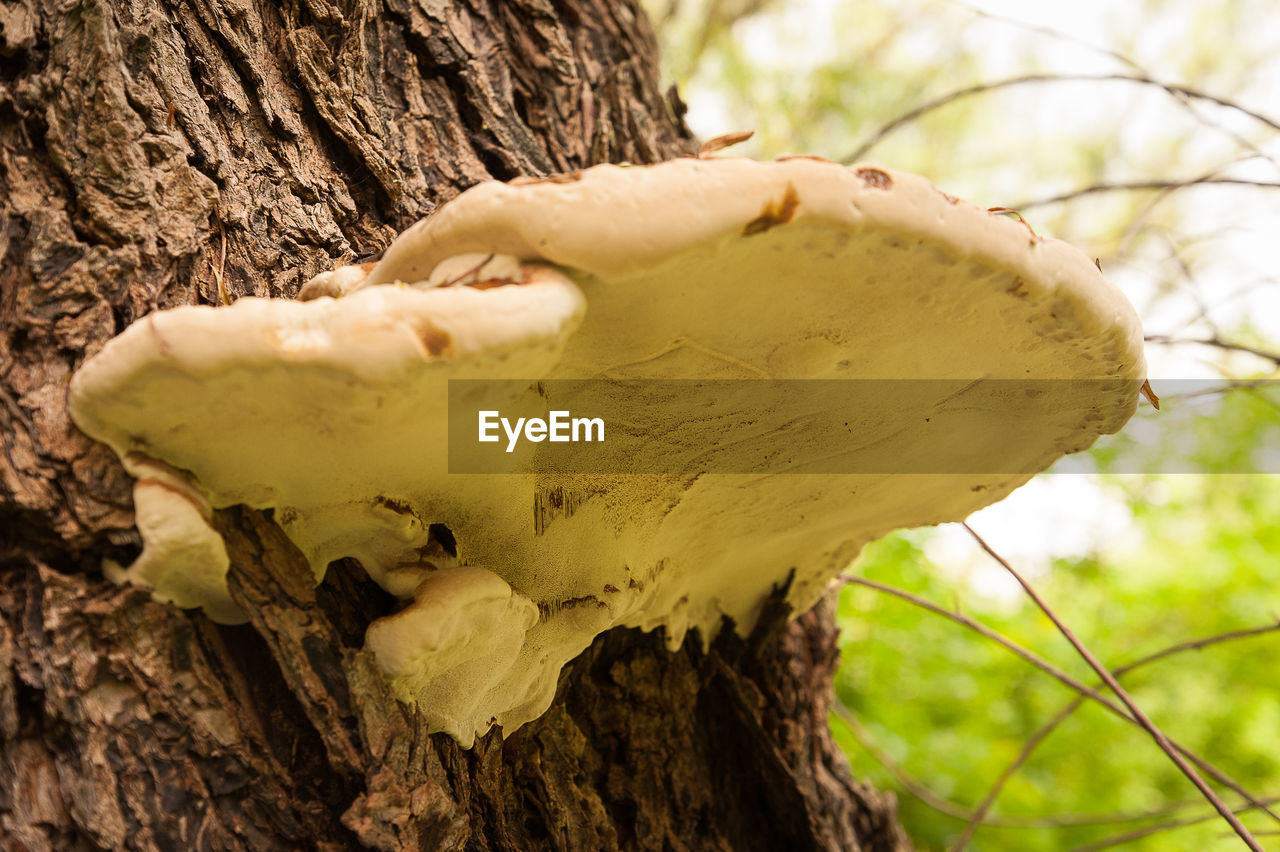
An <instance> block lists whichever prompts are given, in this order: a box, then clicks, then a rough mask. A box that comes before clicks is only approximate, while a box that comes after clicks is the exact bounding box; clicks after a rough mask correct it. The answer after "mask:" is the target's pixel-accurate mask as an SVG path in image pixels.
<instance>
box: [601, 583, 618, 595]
mask: <svg viewBox="0 0 1280 852" xmlns="http://www.w3.org/2000/svg"><path fill="white" fill-rule="evenodd" d="M604 590H605V591H606V592H608V593H609V594H611V595H616V594H617V593H618V587H617V586H615V585H614V584H613V583H605V584H604Z"/></svg>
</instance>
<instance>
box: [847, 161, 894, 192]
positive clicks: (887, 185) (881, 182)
mask: <svg viewBox="0 0 1280 852" xmlns="http://www.w3.org/2000/svg"><path fill="white" fill-rule="evenodd" d="M854 174H855V175H857V176H858V177H859V178H860V179H861V180H862V183H863V184H864V185H866V186H869V187H871V188H872V189H893V178H891V177H889V173H888V172H886V171H882V170H881V169H877V168H874V167H872V166H863V167H862V168H860V169H858V170H857V171H855V172H854Z"/></svg>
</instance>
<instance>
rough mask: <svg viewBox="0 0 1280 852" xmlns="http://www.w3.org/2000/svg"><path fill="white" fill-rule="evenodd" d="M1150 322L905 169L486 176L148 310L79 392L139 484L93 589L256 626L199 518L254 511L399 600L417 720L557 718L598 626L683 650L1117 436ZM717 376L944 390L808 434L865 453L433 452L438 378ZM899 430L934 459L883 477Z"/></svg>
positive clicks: (459, 730) (475, 729)
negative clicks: (641, 462) (134, 529)
mask: <svg viewBox="0 0 1280 852" xmlns="http://www.w3.org/2000/svg"><path fill="white" fill-rule="evenodd" d="M1141 345H1142V335H1141V332H1140V328H1139V324H1138V319H1137V317H1136V315H1135V313H1134V311H1133V308H1132V307H1131V306H1130V305H1129V304H1128V302H1127V301H1126V300H1125V299H1124V298H1123V297H1122V296H1121V295H1120V293H1119V292H1118V291H1117V290H1116V289H1114V288H1113V287H1112V286H1111V285H1110V284H1108V283H1107V282H1106V281H1105V280H1104V279H1103V277H1102V274H1101V273H1100V271H1099V270H1098V268H1096V267H1095V265H1094V263H1093V261H1091V260H1090V259H1089V258H1088V257H1086V256H1085V255H1083V254H1082V253H1080V252H1079V251H1077V250H1075V249H1073V248H1071V247H1070V246H1067V245H1065V244H1063V243H1060V242H1057V241H1054V240H1050V239H1042V238H1039V237H1037V236H1036V235H1034V234H1033V233H1031V232H1030V231H1029V229H1028V228H1027V227H1025V226H1024V225H1023V224H1020V223H1019V222H1017V221H1013V220H1011V219H1009V218H1007V217H1003V216H995V215H991V214H989V213H988V212H987V211H986V210H984V209H982V208H980V207H977V206H975V205H973V204H970V203H967V202H964V201H959V200H957V199H955V198H952V197H950V196H948V195H946V194H944V193H942V192H940V191H938V190H937V189H935V188H934V187H933V186H932V185H931V184H929V183H928V182H927V181H925V180H924V179H922V178H919V177H915V176H912V175H908V174H902V173H898V172H894V171H891V170H889V169H884V168H879V167H875V166H869V165H863V166H857V167H851V168H849V167H844V166H841V165H838V164H835V163H831V162H827V161H824V160H819V159H817V158H808V157H793V158H785V159H782V160H779V161H775V162H755V161H751V160H744V159H733V158H718V159H717V158H698V159H693V158H690V159H680V160H675V161H671V162H666V163H662V164H660V165H656V166H649V167H638V166H637V167H630V166H613V165H603V166H596V167H594V168H590V169H587V170H585V171H582V172H577V173H574V174H571V175H563V176H558V177H555V178H551V179H546V180H519V181H513V182H511V183H508V184H502V183H496V182H495V183H486V184H482V185H480V186H476V187H474V188H472V189H470V190H468V191H467V192H464V193H463V194H461V195H460V196H459V197H458V198H456V199H455V200H454V201H452V202H450V203H449V204H447V205H445V206H444V207H442V208H441V209H440V210H439V211H438V212H437V213H435V214H434V215H433V216H431V217H430V218H428V219H426V220H423V221H422V222H419V223H418V224H416V225H414V226H413V227H412V228H410V229H409V230H408V231H406V232H405V233H404V234H402V235H401V236H400V237H399V238H397V239H396V240H395V242H394V243H392V245H391V246H390V248H389V249H388V250H387V251H386V254H385V255H384V257H383V258H382V260H381V261H380V262H378V263H377V264H376V265H372V266H371V267H344V268H340V269H338V270H335V271H334V272H330V273H325V274H323V275H320V276H318V277H317V278H315V279H313V280H312V281H311V282H310V283H308V284H307V286H306V287H304V288H303V291H302V293H301V295H300V297H299V299H298V300H296V301H295V300H285V299H257V298H244V299H240V300H239V301H237V302H235V303H234V304H233V305H231V306H229V307H217V308H214V307H183V308H177V309H174V310H169V311H162V312H158V313H152V314H150V315H148V316H146V317H144V318H142V319H141V320H139V321H138V322H136V323H134V324H133V325H132V326H130V327H129V328H128V329H127V330H125V332H124V333H123V334H121V335H119V336H118V337H117V338H115V339H114V340H112V341H110V342H109V343H108V344H107V345H106V346H105V347H104V348H103V349H102V350H101V352H99V353H98V354H97V355H95V356H94V357H93V358H91V359H90V360H89V361H88V362H87V363H86V364H85V365H84V366H83V368H82V369H81V370H80V371H79V372H78V373H77V374H76V376H75V378H74V380H73V382H72V387H71V395H70V401H71V410H72V414H73V417H74V419H75V422H76V423H77V424H78V425H79V427H80V428H81V429H83V430H84V431H85V432H86V433H87V434H89V435H90V436H92V437H94V438H96V439H98V440H100V441H103V442H105V443H107V444H108V445H110V446H111V447H112V448H113V449H114V450H115V451H116V452H117V453H118V454H119V456H120V458H121V459H122V461H123V463H124V466H125V468H126V469H127V470H128V471H129V473H130V474H132V475H133V476H134V477H135V478H136V480H137V482H136V485H135V488H134V501H135V507H136V513H137V525H138V529H139V530H140V532H141V534H142V537H143V540H144V543H145V546H144V549H143V551H142V553H141V555H140V556H139V557H138V559H137V560H136V561H135V562H134V563H133V564H132V565H130V566H128V567H121V566H116V565H108V566H107V567H108V572H109V574H110V575H111V576H112V577H113V578H114V579H116V580H118V581H121V582H129V583H134V584H138V585H142V586H146V587H148V588H150V589H152V590H153V595H154V597H155V598H156V599H157V600H161V601H170V602H172V603H174V604H176V605H178V606H180V607H202V608H203V609H204V611H205V612H206V613H207V614H208V615H209V617H211V618H213V619H214V620H216V621H220V622H225V623H234V622H237V621H239V620H243V618H244V616H243V613H242V612H241V611H240V609H239V608H238V606H237V605H236V603H235V602H234V601H233V600H232V599H231V598H230V596H229V594H228V592H227V585H226V573H227V569H228V560H227V555H226V551H225V549H224V548H223V543H222V541H221V539H220V538H219V536H218V534H217V533H216V532H215V531H214V530H213V528H212V527H211V526H210V523H209V520H210V512H211V509H212V508H214V507H226V506H232V505H235V504H241V503H243V504H246V505H248V506H252V507H256V508H258V509H272V510H274V517H275V519H276V521H277V522H278V523H279V524H280V526H281V527H282V528H283V529H284V531H285V533H286V534H287V535H288V536H289V538H290V539H291V540H292V541H293V542H294V543H295V544H296V545H297V546H298V548H299V549H300V550H301V552H302V553H303V554H304V555H305V556H306V558H307V559H308V560H309V562H310V565H311V567H312V570H313V571H314V574H315V578H316V581H317V582H319V581H320V580H321V579H322V578H323V576H324V573H325V570H326V567H327V566H328V565H329V563H330V562H332V561H333V560H336V559H340V558H344V557H351V558H354V559H357V560H359V562H360V564H361V565H362V566H363V567H364V568H365V570H366V571H367V572H368V573H369V576H370V577H371V578H372V579H373V580H375V581H376V582H377V583H379V584H380V585H381V586H382V587H383V588H385V589H386V590H387V591H388V592H390V593H391V594H393V595H395V596H396V597H398V598H399V599H400V600H401V601H402V602H403V608H401V609H400V610H399V611H398V612H396V613H394V614H391V615H388V616H386V617H384V618H382V619H379V620H377V621H375V622H374V623H373V624H372V625H371V626H370V627H369V629H368V633H367V637H366V645H367V648H368V649H369V650H370V651H372V653H373V654H374V655H375V656H376V658H377V661H378V663H379V664H380V665H381V667H382V669H383V670H384V672H385V673H386V676H387V677H388V679H389V680H390V682H391V684H392V685H393V687H394V689H395V690H396V692H397V694H398V695H399V696H400V697H401V698H402V699H403V700H405V701H408V702H417V704H418V707H419V709H420V710H421V712H422V714H423V716H424V717H425V719H426V720H427V721H428V723H429V725H430V727H431V729H432V730H435V731H444V732H447V733H449V734H450V735H452V736H453V737H455V738H456V739H457V740H458V741H459V742H461V743H462V744H464V745H470V744H471V743H472V742H473V740H474V737H475V736H476V735H477V734H483V733H484V732H486V731H487V730H489V728H490V727H491V726H492V725H494V724H498V725H501V726H502V729H503V731H504V732H507V733H509V732H511V731H512V730H514V729H515V728H517V727H519V726H520V725H522V724H524V723H526V722H528V721H530V720H532V719H534V718H536V717H537V716H538V715H539V714H541V713H542V712H544V711H545V710H546V709H547V707H548V706H549V705H550V702H551V700H552V697H553V694H554V691H555V687H556V681H557V676H558V673H559V672H560V670H561V668H562V667H563V666H564V664H565V663H566V662H568V661H569V660H571V659H572V658H573V657H574V656H576V655H577V654H579V653H580V652H581V651H583V650H584V649H585V648H586V647H587V646H588V645H589V644H590V643H591V641H592V640H593V638H594V637H595V636H597V635H598V634H599V633H601V632H602V631H605V630H608V629H609V628H611V627H616V626H630V627H638V628H641V629H644V630H654V629H657V628H663V629H664V631H665V638H666V641H667V642H668V643H669V644H670V646H671V647H673V648H674V647H676V646H678V645H679V644H680V643H681V642H682V640H683V638H684V636H685V634H686V632H687V631H689V630H690V629H693V628H697V629H698V630H700V631H701V636H702V637H703V639H704V640H705V639H708V638H710V637H711V636H713V635H714V634H715V633H716V631H717V630H719V629H722V627H723V625H726V624H730V625H732V627H733V628H734V629H737V630H740V631H745V630H747V629H749V628H750V627H751V626H752V624H753V622H754V621H755V619H756V618H757V616H758V613H759V610H760V607H761V605H762V603H763V602H764V601H765V600H766V598H767V597H768V596H769V594H770V593H771V591H772V590H773V589H774V588H775V587H779V586H781V585H783V584H785V583H787V582H788V581H789V585H788V586H787V589H788V592H787V594H788V602H789V603H790V605H791V606H792V607H793V608H794V610H795V611H796V612H801V611H803V610H805V609H806V608H808V607H810V606H811V605H812V604H814V603H815V602H816V601H817V600H818V599H819V597H820V596H821V595H822V594H823V593H824V591H825V590H826V589H827V588H828V585H829V584H830V582H831V581H832V579H833V578H834V577H835V576H836V575H837V574H838V573H839V572H840V571H842V570H843V569H845V568H846V567H847V566H848V565H849V563H850V561H851V560H852V559H853V558H854V557H855V556H856V555H857V553H858V552H859V550H860V549H861V548H862V547H863V546H864V545H865V544H866V543H868V542H870V541H872V540H874V539H876V538H878V537H880V536H883V535H885V534H886V533H888V532H890V531H892V530H894V529H898V528H901V527H911V526H919V525H928V524H936V523H941V522H945V521H954V520H959V519H962V518H964V517H965V516H967V515H968V514H970V513H971V512H973V511H974V510H976V509H978V508H980V507H982V506H985V505H987V504H989V503H993V502H995V501H997V500H1000V499H1001V498H1003V497H1004V496H1005V495H1007V494H1008V493H1009V492H1010V491H1012V490H1013V489H1014V488H1016V487H1018V486H1019V485H1021V484H1022V483H1023V482H1025V481H1026V480H1027V479H1028V478H1029V477H1030V476H1031V475H1032V472H1034V471H1037V470H1042V469H1044V468H1046V467H1048V466H1049V465H1050V464H1051V463H1052V462H1053V461H1054V460H1055V459H1057V458H1058V457H1060V456H1061V455H1063V454H1065V453H1071V452H1076V451H1079V450H1081V449H1084V448H1087V447H1088V446H1090V445H1091V444H1092V443H1093V442H1094V441H1095V439H1096V438H1097V437H1098V436H1099V435H1102V434H1105V433H1110V432H1114V431H1116V430H1117V429H1119V428H1120V426H1121V425H1123V424H1124V422H1125V421H1126V420H1127V419H1128V418H1129V417H1130V415H1131V414H1132V413H1133V411H1134V409H1135V406H1136V404H1137V398H1138V394H1139V389H1140V387H1141V386H1142V384H1143V379H1144V371H1145V367H1144V361H1143V355H1142V348H1141ZM720 378H725V379H755V378H769V379H920V378H928V379H953V380H961V382H962V391H961V392H959V393H956V392H953V391H954V386H950V385H947V384H946V383H942V384H940V385H939V387H940V388H941V387H951V388H952V391H949V392H948V393H946V394H944V395H940V396H939V397H938V398H937V399H935V400H932V401H930V402H929V404H928V406H927V408H928V410H927V411H923V412H922V411H921V410H920V409H919V408H918V407H912V408H911V409H909V410H900V409H898V408H895V407H894V406H892V405H885V406H884V407H883V408H882V409H872V410H867V411H863V412H861V413H860V418H859V420H858V423H859V424H861V425H860V426H859V428H858V430H853V431H852V432H851V434H850V436H848V440H846V441H843V442H838V443H832V444H830V445H827V446H821V447H814V448H808V449H810V450H814V451H816V452H819V453H825V454H827V455H828V456H830V455H839V454H841V453H846V452H847V453H858V454H860V457H861V458H864V459H870V460H872V461H873V462H874V461H875V460H876V459H878V458H882V459H883V460H885V461H886V464H885V465H884V466H883V467H882V468H881V469H883V470H884V471H886V472H884V473H867V474H859V475H836V474H824V473H821V472H818V473H804V474H792V473H787V472H785V471H783V472H770V473H764V474H729V473H705V472H704V473H690V474H680V473H670V474H661V473H658V474H655V473H629V472H628V471H626V470H619V471H617V472H616V473H606V474H584V473H546V472H543V473H522V474H475V473H458V472H451V471H450V468H449V464H448V446H447V443H448V435H447V428H448V417H447V413H448V412H447V409H448V399H449V394H448V388H449V381H450V380H451V379H504V380H519V381H521V382H524V383H525V385H526V386H529V387H532V386H533V385H534V384H535V383H537V382H538V381H540V380H550V379H587V380H599V381H613V380H624V379H625V380H634V379H720ZM1024 379H1036V380H1059V379H1061V380H1068V381H1063V382H1061V388H1060V390H1059V391H1057V392H1055V393H1054V395H1053V399H1052V403H1051V404H1047V403H1046V402H1045V400H1043V399H1039V398H1037V395H1036V394H1032V393H1025V394H1023V393H1007V392H1001V393H990V392H987V393H984V392H983V387H984V386H985V385H988V384H989V383H991V382H998V381H1007V380H1024ZM1094 380H1105V381H1094ZM672 434H673V435H674V436H676V438H675V439H676V440H685V441H688V442H689V444H690V446H693V445H697V444H706V443H708V442H712V441H714V437H715V436H714V435H711V434H708V432H707V430H706V429H704V428H701V427H700V424H699V423H697V422H690V423H689V424H687V428H682V425H681V424H676V425H675V427H674V428H673V429H672ZM455 440H457V438H456V437H455ZM795 449H796V450H797V452H802V451H804V450H805V449H806V448H795ZM903 454H911V455H912V456H913V457H914V458H916V459H919V460H922V463H923V467H922V468H921V470H923V471H925V472H920V473H912V474H904V473H901V472H894V471H893V465H892V464H891V460H892V458H893V457H897V456H901V455H903ZM996 455H998V456H999V458H998V460H997V459H995V458H994V456H996ZM957 458H959V459H963V460H965V462H966V463H965V464H964V465H961V466H960V469H962V470H963V471H964V472H952V471H955V470H956V469H957V468H956V466H955V465H954V464H950V463H949V461H950V460H954V459H957ZM934 462H936V463H937V466H936V467H934V468H930V465H931V464H933V463H934ZM997 462H998V463H997ZM874 467H875V465H874V464H873V465H872V468H874ZM930 470H938V471H948V472H940V473H932V472H929V471H930ZM434 524H443V525H445V526H447V528H448V530H449V531H450V532H452V534H453V537H454V539H455V541H456V554H452V553H446V552H444V551H443V550H442V549H441V548H440V547H439V546H437V544H436V542H435V541H433V540H432V537H431V527H432V525H434Z"/></svg>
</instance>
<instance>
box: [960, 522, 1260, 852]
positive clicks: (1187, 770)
mask: <svg viewBox="0 0 1280 852" xmlns="http://www.w3.org/2000/svg"><path fill="white" fill-rule="evenodd" d="M962 525H963V526H964V528H965V529H966V530H968V532H969V535H971V536H973V538H974V540H975V541H976V542H978V546H979V547H981V548H982V549H983V550H984V551H986V553H987V555H988V556H990V557H991V558H992V559H994V560H995V561H996V562H998V563H999V564H1000V565H1001V566H1002V567H1003V568H1004V569H1005V570H1006V571H1008V572H1009V574H1010V575H1012V576H1013V578H1014V579H1015V580H1017V581H1018V584H1019V585H1020V586H1022V588H1023V589H1024V590H1025V591H1026V593H1027V595H1028V596H1029V597H1030V598H1031V600H1033V601H1034V602H1035V604H1036V606H1038V607H1039V608H1040V611H1041V612H1043V613H1044V614H1045V615H1046V616H1047V617H1048V618H1049V620H1050V621H1052V622H1053V624H1054V626H1055V627H1056V628H1058V632H1059V633H1061V634H1062V635H1063V636H1064V637H1065V638H1066V640H1067V641H1068V642H1070V643H1071V645H1072V647H1074V648H1075V649H1076V652H1077V653H1078V654H1079V655H1080V656H1081V657H1083V658H1084V660H1085V662H1087V663H1088V664H1089V667H1090V668H1092V669H1093V670H1094V671H1095V672H1097V674H1098V677H1100V678H1102V680H1103V682H1104V683H1106V685H1107V686H1108V687H1109V688H1110V689H1111V691H1112V692H1114V693H1115V694H1116V697H1117V698H1119V699H1120V701H1121V702H1123V703H1124V706H1125V707H1127V708H1128V710H1129V712H1130V713H1131V714H1132V716H1133V718H1134V719H1135V720H1136V721H1137V722H1138V724H1139V725H1141V726H1142V727H1143V728H1144V729H1145V730H1146V731H1147V733H1148V734H1150V735H1151V738H1152V739H1154V740H1155V741H1156V744H1157V745H1158V746H1160V749H1161V750H1162V751H1163V752H1164V753H1165V754H1167V755H1168V756H1169V759H1170V760H1171V761H1173V764H1174V765H1175V766H1177V767H1178V769H1179V770H1181V771H1182V774H1183V775H1185V776H1187V779H1188V780H1190V781H1191V783H1192V784H1194V785H1195V787H1196V789H1197V790H1199V791H1200V792H1201V794H1202V795H1203V796H1204V797H1205V799H1207V800H1208V801H1209V803H1210V804H1211V805H1213V807H1214V810H1216V811H1217V812H1218V813H1220V814H1221V815H1222V818H1223V819H1225V820H1226V821H1227V823H1228V824H1229V825H1230V826H1231V828H1232V830H1234V831H1235V833H1236V834H1237V835H1238V836H1239V837H1240V839H1241V840H1243V841H1244V842H1245V845H1246V846H1248V847H1249V848H1250V849H1252V850H1254V852H1263V849H1262V847H1261V846H1259V845H1258V841H1257V840H1255V839H1254V837H1253V835H1252V834H1250V833H1249V829H1247V828H1245V827H1244V823H1242V822H1241V821H1240V820H1239V818H1238V817H1237V816H1236V815H1235V814H1234V813H1233V812H1232V810H1231V809H1230V808H1228V807H1227V805H1226V803H1225V802H1223V801H1222V799H1220V798H1218V794H1217V793H1215V792H1214V791H1213V788H1212V787H1210V786H1209V785H1208V784H1207V783H1206V782H1205V780H1204V779H1203V778H1201V777H1200V773H1198V772H1196V770H1195V768H1194V767H1193V766H1192V765H1191V764H1190V763H1188V762H1187V761H1186V759H1185V758H1183V756H1182V755H1181V754H1179V753H1178V750H1177V749H1176V748H1174V745H1173V743H1172V742H1171V741H1170V740H1169V738H1168V737H1167V736H1165V734H1164V732H1163V731H1161V730H1160V729H1159V728H1158V727H1157V726H1156V724H1155V723H1154V722H1152V721H1151V719H1149V718H1148V717H1147V714H1146V713H1144V712H1142V708H1141V707H1139V706H1138V705H1137V703H1135V702H1134V700H1133V699H1132V698H1130V697H1129V693H1128V692H1126V691H1125V689H1124V687H1122V686H1121V685H1120V682H1119V681H1118V680H1116V679H1115V676H1114V675H1112V674H1111V672H1110V671H1108V670H1107V667H1106V666H1104V665H1102V663H1101V662H1100V661H1099V660H1098V658H1097V657H1095V656H1094V655H1093V653H1092V652H1091V651H1090V650H1089V649H1088V648H1086V647H1085V646H1084V643H1082V642H1081V641H1080V640H1079V639H1077V638H1076V636H1075V634H1074V633H1072V632H1071V628H1069V627H1067V625H1066V624H1065V623H1063V621H1062V620H1061V619H1060V618H1058V616H1057V614H1056V613H1055V612H1054V611H1053V609H1052V608H1050V607H1049V605H1048V604H1047V603H1045V601H1044V600H1043V599H1042V598H1041V597H1040V595H1039V594H1038V593H1037V592H1036V590H1035V589H1034V588H1033V587H1032V586H1031V584H1030V583H1028V582H1027V581H1026V580H1025V579H1023V577H1022V575H1021V574H1019V573H1018V572H1017V571H1016V570H1014V567H1013V566H1012V565H1010V564H1009V563H1008V561H1007V560H1005V558H1004V557H1003V556H1001V555H1000V554H998V553H996V552H995V551H994V550H992V549H991V545H989V544H987V542H986V541H985V540H983V538H982V536H980V535H978V533H977V531H975V530H974V529H973V527H971V526H969V525H968V524H967V523H965V524H962Z"/></svg>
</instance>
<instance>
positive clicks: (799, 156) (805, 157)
mask: <svg viewBox="0 0 1280 852" xmlns="http://www.w3.org/2000/svg"><path fill="white" fill-rule="evenodd" d="M787 160H813V161H814V162H818V163H834V162H835V160H828V159H827V158H826V157H819V156H818V155H817V154H779V155H778V156H777V157H775V158H774V161H775V162H778V163H785V162H786V161H787Z"/></svg>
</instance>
